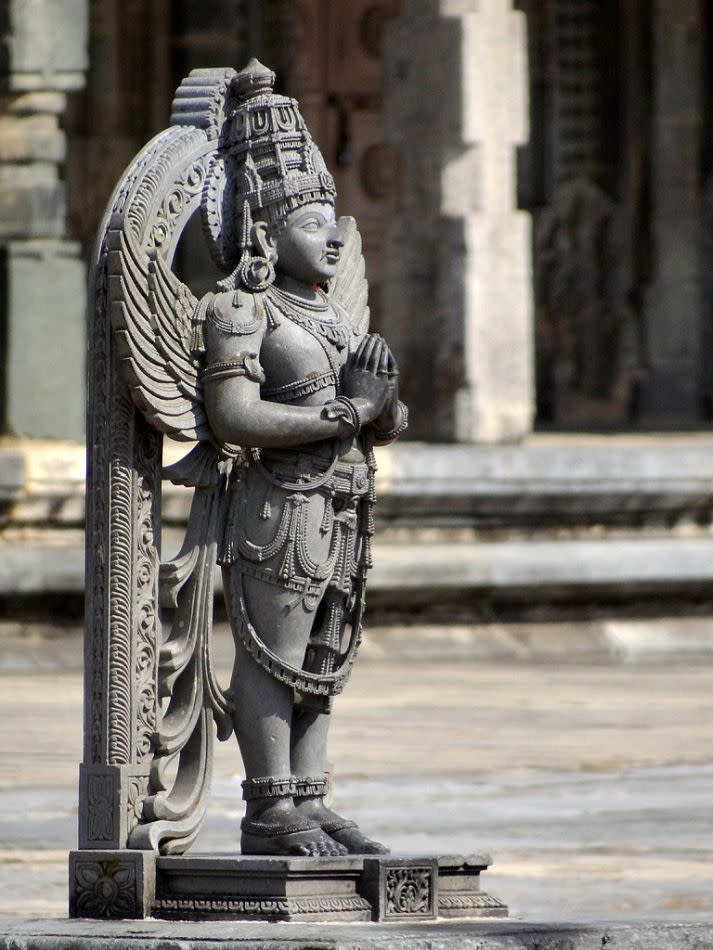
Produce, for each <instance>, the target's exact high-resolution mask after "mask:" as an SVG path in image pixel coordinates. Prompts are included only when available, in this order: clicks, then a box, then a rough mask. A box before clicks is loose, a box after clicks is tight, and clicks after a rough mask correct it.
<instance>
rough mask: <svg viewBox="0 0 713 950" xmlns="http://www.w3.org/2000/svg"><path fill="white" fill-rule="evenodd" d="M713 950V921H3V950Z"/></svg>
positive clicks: (0, 929)
mask: <svg viewBox="0 0 713 950" xmlns="http://www.w3.org/2000/svg"><path fill="white" fill-rule="evenodd" d="M97 946H101V947H102V950H123V948H130V950H166V948H167V947H171V948H175V950H188V948H191V947H200V950H231V948H240V950H265V948H268V947H275V948H280V950H284V948H290V950H381V948H383V950H446V948H451V947H453V948H458V950H538V948H539V950H602V947H607V946H612V947H615V948H616V950H644V948H645V950H691V948H692V947H695V948H696V950H713V921H709V922H705V921H704V922H700V923H698V922H697V923H680V924H679V923H668V922H665V921H651V920H647V921H632V922H630V923H611V924H610V923H607V922H595V921H588V922H562V923H560V922H556V923H528V922H527V921H507V922H506V921H503V922H497V921H478V922H474V921H473V922H470V921H468V922H463V921H458V922H445V921H441V922H437V923H423V924H410V925H408V926H404V925H402V924H396V923H393V924H391V923H390V924H375V923H366V924H351V923H342V924H301V923H289V924H264V923H262V924H261V923H251V922H241V923H239V924H236V923H233V922H210V923H205V922H201V923H188V922H185V921H180V922H169V921H165V920H161V921H156V920H145V921H140V922H138V921H137V922H135V923H129V922H119V923H114V922H112V923H110V922H106V923H105V922H103V921H87V920H72V921H68V920H45V921H42V920H7V921H0V950H20V948H21V950H85V948H86V950H90V948H94V947H97Z"/></svg>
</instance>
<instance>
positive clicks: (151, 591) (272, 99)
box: [80, 60, 407, 855]
mask: <svg viewBox="0 0 713 950" xmlns="http://www.w3.org/2000/svg"><path fill="white" fill-rule="evenodd" d="M274 78H275V77H274V74H273V73H271V72H270V71H269V70H268V69H266V68H265V67H264V66H262V65H261V64H260V63H258V62H257V61H256V60H252V61H251V62H250V63H249V64H248V66H247V67H246V68H245V69H244V70H243V71H242V72H240V73H236V72H234V71H233V70H218V71H215V70H195V71H194V72H193V73H191V75H190V76H189V77H188V79H186V80H184V82H183V83H182V85H181V86H180V88H179V89H178V91H177V94H176V99H175V100H174V104H173V114H172V120H171V126H170V128H168V129H167V130H166V131H165V132H162V133H161V134H160V135H158V136H157V137H156V138H155V139H154V140H153V141H152V142H151V143H149V145H148V146H147V147H146V148H145V149H144V151H143V152H142V153H140V154H139V156H138V157H137V158H136V159H135V161H134V162H133V164H132V165H131V166H130V167H129V169H128V170H127V172H126V174H125V175H124V177H123V179H122V180H121V181H120V183H119V185H118V186H117V189H116V191H115V193H114V196H113V197H112V199H111V202H110V207H109V210H108V212H107V215H106V217H105V219H104V222H103V225H102V229H101V232H100V235H99V241H98V245H97V252H96V258H95V262H94V294H95V318H94V321H93V325H92V334H91V348H90V389H91V392H90V412H89V437H90V446H91V448H90V451H89V486H88V512H87V526H88V536H87V537H88V542H87V549H88V562H87V564H88V573H87V576H88V585H89V590H88V600H87V690H86V692H87V702H86V716H87V723H86V730H85V733H86V741H85V762H84V766H83V790H84V791H83V800H84V806H83V809H82V815H83V817H81V819H80V846H82V847H97V846H99V845H102V846H105V845H106V844H107V843H111V842H112V841H113V842H114V845H115V846H117V845H118V846H119V847H127V846H128V847H131V848H140V849H141V848H144V849H146V848H151V849H154V850H160V851H162V852H164V853H169V854H170V853H180V852H182V851H184V850H186V848H187V847H188V846H189V845H190V843H191V842H192V840H193V839H194V838H195V836H196V834H197V832H198V828H199V826H200V823H201V820H202V818H203V814H204V811H205V799H206V793H207V783H208V781H209V775H210V763H211V742H212V732H213V727H212V722H214V723H215V725H216V726H217V732H218V737H219V738H220V739H227V738H229V737H230V736H231V735H232V734H233V733H235V735H236V736H237V740H238V743H239V747H240V752H241V755H242V759H243V764H244V770H245V775H246V778H245V781H244V783H243V797H244V798H245V800H246V815H245V818H244V820H243V822H242V826H241V830H242V836H241V850H242V852H243V853H246V854H278V855H343V854H347V853H378V852H382V851H384V850H385V849H384V848H383V846H382V845H380V844H378V843H377V842H374V841H372V840H370V839H369V838H367V837H366V836H365V835H364V834H363V833H362V832H361V831H360V830H359V829H358V828H357V827H356V825H355V824H354V823H353V822H351V821H349V820H347V819H344V818H342V817H341V816H340V815H338V814H336V813H335V812H333V811H332V810H330V809H329V808H328V807H327V806H326V804H325V802H324V794H325V785H326V781H325V774H324V768H325V746H326V741H327V730H328V726H329V719H330V707H331V701H332V697H333V696H334V695H335V694H337V693H339V692H340V691H341V690H342V688H343V687H344V685H345V683H346V681H347V678H348V676H349V672H350V668H351V666H352V663H353V661H354V658H355V655H356V652H357V649H358V646H359V640H360V635H361V620H362V611H363V606H364V588H365V580H366V574H367V570H368V568H369V565H370V539H371V535H372V532H373V520H372V509H373V505H374V471H375V464H374V454H373V446H374V445H380V444H384V443H387V442H390V441H391V440H393V439H395V438H396V437H397V436H399V435H400V434H401V433H402V432H403V431H404V430H405V429H406V425H407V412H406V408H405V407H404V405H403V404H402V403H401V402H400V401H399V399H398V385H397V381H398V374H397V368H396V363H395V360H394V357H393V356H392V354H391V352H390V350H389V348H388V346H387V345H386V343H385V342H384V340H383V339H382V338H381V337H379V336H377V335H375V334H370V333H369V332H368V325H369V308H368V305H367V283H366V279H365V276H364V261H363V257H362V253H361V241H360V238H359V234H358V231H357V228H356V224H355V222H354V220H353V219H351V218H339V219H336V218H335V211H334V203H335V186H334V181H333V178H332V176H331V175H330V174H329V172H328V171H327V169H326V167H325V164H324V160H323V158H322V156H321V154H320V152H319V150H318V149H317V147H316V145H315V143H314V142H313V140H312V138H311V136H310V134H309V132H308V130H307V128H306V126H305V122H304V120H303V118H302V116H301V115H300V112H299V108H298V105H297V102H296V101H295V100H294V99H290V98H287V97H285V96H281V95H277V94H276V93H275V92H274V90H273V83H274ZM194 212H197V213H200V214H201V216H202V221H203V226H204V232H205V235H206V239H207V241H208V243H209V246H210V249H211V252H212V254H213V256H214V258H215V260H216V262H217V263H218V264H219V265H220V266H221V267H222V269H223V272H224V273H226V274H227V276H226V277H225V278H224V279H223V280H221V281H220V282H219V283H218V285H217V287H216V289H215V291H214V292H211V293H208V294H206V295H205V296H203V297H202V298H201V299H197V298H196V297H195V296H194V295H193V294H192V292H191V291H190V290H189V288H188V287H187V286H186V285H185V284H184V283H182V282H181V281H180V280H179V279H178V277H177V276H176V274H175V273H174V272H173V271H172V269H171V263H172V259H173V255H174V252H175V249H176V246H177V244H178V241H179V239H180V237H181V234H182V232H183V231H184V229H185V226H186V224H187V222H188V221H189V219H190V218H191V217H192V215H193V213H194ZM163 434H165V435H168V436H170V437H171V438H173V439H178V440H183V441H193V442H196V443H197V444H196V445H195V446H194V447H193V448H192V450H191V451H190V452H189V454H188V455H187V456H185V457H184V458H183V459H182V460H181V461H180V462H178V463H176V464H174V465H172V466H170V467H168V468H167V469H164V470H163V473H162V474H163V477H164V478H168V479H170V480H171V481H173V482H174V483H177V484H182V485H186V486H190V487H192V488H193V490H194V494H193V502H192V507H191V513H190V517H189V523H188V528H187V532H186V537H185V542H184V545H183V547H182V549H181V551H180V552H179V554H178V556H177V557H176V558H175V559H173V560H172V561H170V562H168V563H165V564H161V565H160V568H159V560H160V559H159V554H158V546H159V540H158V539H159V536H160V513H159V506H160V480H161V470H160V461H161V440H162V435H163ZM216 562H217V563H218V564H220V565H221V566H222V576H223V586H224V592H225V599H226V605H227V610H228V613H229V616H230V622H231V626H232V631H233V635H234V639H235V666H234V671H233V675H232V680H231V683H230V686H229V688H228V689H227V690H226V691H223V690H222V689H221V687H220V686H219V684H218V683H217V681H216V679H215V675H214V673H213V669H212V664H211V658H210V626H211V621H212V601H213V576H214V565H215V563H216ZM160 607H161V608H163V612H164V619H165V618H166V617H168V613H169V611H170V612H171V614H172V621H171V624H170V625H169V624H168V623H166V630H165V631H164V632H163V633H162V632H161V624H160V613H161V611H160V609H159V608H160ZM112 769H113V771H112ZM102 783H103V785H102ZM112 783H114V784H112ZM112 796H113V797H112ZM109 800H110V801H109ZM107 802H108V804H107ZM112 802H120V803H121V804H120V805H119V806H118V812H117V809H116V808H115V807H114V805H112ZM112 809H114V811H113V812H112ZM117 829H118V830H117ZM110 831H111V833H110ZM112 835H113V838H112Z"/></svg>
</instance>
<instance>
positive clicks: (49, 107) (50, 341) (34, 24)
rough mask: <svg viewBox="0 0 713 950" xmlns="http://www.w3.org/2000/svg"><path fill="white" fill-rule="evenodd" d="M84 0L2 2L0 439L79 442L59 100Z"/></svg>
mask: <svg viewBox="0 0 713 950" xmlns="http://www.w3.org/2000/svg"><path fill="white" fill-rule="evenodd" d="M87 7H88V4H87V2H86V0H32V2H27V0H10V2H8V3H6V4H5V5H4V13H3V17H4V18H5V20H6V21H7V22H5V23H4V24H3V26H4V29H3V33H4V36H3V45H4V49H3V53H4V55H3V57H2V62H1V64H0V335H1V336H2V340H3V343H4V346H3V351H4V353H5V364H4V366H2V367H1V368H0V400H1V401H2V407H1V411H2V419H1V420H0V431H6V432H9V433H11V434H13V435H18V436H34V437H40V438H42V437H52V438H65V439H81V438H82V434H83V431H84V393H83V388H82V383H81V381H82V379H83V377H84V351H85V342H84V341H85V332H84V307H85V296H86V289H85V274H84V265H83V263H82V260H81V257H80V247H79V245H78V244H77V243H76V242H72V241H69V240H67V221H66V195H65V185H64V182H63V180H62V165H63V162H64V159H65V152H66V138H65V133H64V132H63V130H62V127H61V121H62V116H63V114H64V112H65V110H66V107H67V95H68V93H69V92H71V91H72V90H76V89H80V88H81V87H82V85H83V84H84V75H85V70H86V68H87V53H86V46H87Z"/></svg>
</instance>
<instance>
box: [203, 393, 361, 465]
mask: <svg viewBox="0 0 713 950" xmlns="http://www.w3.org/2000/svg"><path fill="white" fill-rule="evenodd" d="M204 397H205V406H206V410H207V413H208V422H209V423H210V427H211V430H212V431H213V433H214V434H215V436H216V437H217V438H218V439H219V440H220V441H221V442H229V443H232V444H234V445H249V446H252V447H254V448H290V447H292V446H298V445H303V444H305V443H307V442H319V441H321V440H323V439H330V438H342V437H345V436H347V435H348V434H349V432H350V430H349V427H348V424H347V422H346V421H345V419H343V418H337V419H330V418H328V417H327V415H326V414H325V412H324V407H323V406H286V405H282V404H281V403H274V402H267V401H266V400H264V399H261V398H260V383H259V381H258V380H255V379H250V378H249V377H248V376H234V377H231V378H227V379H214V380H211V379H210V377H208V378H207V379H205V381H204Z"/></svg>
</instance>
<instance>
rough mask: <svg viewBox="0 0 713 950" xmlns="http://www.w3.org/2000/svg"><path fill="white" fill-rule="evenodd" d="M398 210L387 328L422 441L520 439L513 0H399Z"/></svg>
mask: <svg viewBox="0 0 713 950" xmlns="http://www.w3.org/2000/svg"><path fill="white" fill-rule="evenodd" d="M385 67H386V79H385V111H386V122H385V125H386V129H387V134H388V135H390V137H391V140H392V142H393V143H394V145H395V146H397V147H398V149H399V153H400V205H399V207H398V209H397V212H396V214H395V215H394V217H393V220H392V222H391V224H390V227H389V231H388V235H387V246H386V251H385V261H384V266H385V288H384V289H385V306H384V325H385V327H386V328H387V331H388V335H389V340H390V341H391V340H393V345H394V350H395V352H397V353H398V354H399V361H400V365H401V369H402V376H403V379H404V398H405V400H406V401H407V402H408V403H409V405H410V407H411V426H410V433H411V434H412V435H413V436H414V437H416V438H421V439H429V440H449V441H460V442H501V441H509V440H514V439H518V438H520V437H522V436H524V435H525V434H527V433H528V432H529V431H530V429H531V427H532V419H533V415H534V380H533V327H532V321H533V315H532V278H531V254H532V251H531V243H530V218H529V215H528V214H526V213H525V212H522V211H518V210H517V207H516V149H517V146H518V145H520V144H522V143H524V142H525V141H526V138H527V135H528V128H527V125H528V101H527V54H526V25H525V18H524V16H523V14H522V13H520V12H517V11H515V10H513V9H512V3H511V2H509V0H404V2H403V3H402V6H401V13H400V16H399V17H398V18H397V19H396V20H395V21H393V23H392V24H391V25H390V26H389V28H388V31H387V42H386V55H385Z"/></svg>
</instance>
